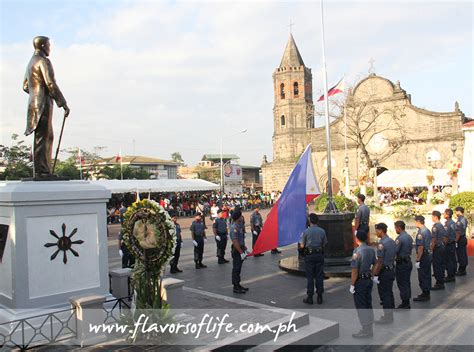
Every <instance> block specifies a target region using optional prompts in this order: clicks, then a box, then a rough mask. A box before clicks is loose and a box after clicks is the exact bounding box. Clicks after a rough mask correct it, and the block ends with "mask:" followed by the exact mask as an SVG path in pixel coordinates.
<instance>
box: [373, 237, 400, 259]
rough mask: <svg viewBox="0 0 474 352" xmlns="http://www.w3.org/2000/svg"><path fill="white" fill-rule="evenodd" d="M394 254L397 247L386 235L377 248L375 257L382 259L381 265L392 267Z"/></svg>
mask: <svg viewBox="0 0 474 352" xmlns="http://www.w3.org/2000/svg"><path fill="white" fill-rule="evenodd" d="M396 254H397V245H396V244H395V241H394V240H392V239H391V238H390V237H388V236H387V235H385V236H383V237H382V238H381V239H380V241H379V244H378V246H377V257H378V258H382V259H383V262H382V264H383V265H393V262H394V261H395V256H396Z"/></svg>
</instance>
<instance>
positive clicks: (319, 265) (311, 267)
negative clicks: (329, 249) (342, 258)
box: [300, 213, 328, 304]
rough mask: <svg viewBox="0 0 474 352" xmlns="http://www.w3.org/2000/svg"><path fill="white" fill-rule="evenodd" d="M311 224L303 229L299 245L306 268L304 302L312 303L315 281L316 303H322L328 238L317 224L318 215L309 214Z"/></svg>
mask: <svg viewBox="0 0 474 352" xmlns="http://www.w3.org/2000/svg"><path fill="white" fill-rule="evenodd" d="M309 222H310V223H311V226H310V227H309V228H307V229H306V230H304V231H303V233H302V235H301V240H300V247H301V248H302V249H303V253H304V264H305V269H306V279H307V280H308V284H307V290H306V293H307V295H308V296H307V297H306V298H305V299H304V300H303V302H304V303H307V304H313V295H314V285H315V283H316V293H317V295H318V298H317V302H318V304H321V303H323V292H324V269H323V267H324V246H325V245H326V244H327V242H328V240H327V238H326V231H324V230H323V229H322V228H321V227H319V226H318V225H317V223H318V216H317V215H316V214H313V213H312V214H309Z"/></svg>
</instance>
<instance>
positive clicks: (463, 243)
mask: <svg viewBox="0 0 474 352" xmlns="http://www.w3.org/2000/svg"><path fill="white" fill-rule="evenodd" d="M456 256H457V259H458V264H459V268H458V270H459V271H464V270H466V267H467V263H468V262H467V238H466V236H462V237H461V238H460V239H459V241H458V245H457V247H456Z"/></svg>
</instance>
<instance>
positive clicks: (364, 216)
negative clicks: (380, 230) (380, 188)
mask: <svg viewBox="0 0 474 352" xmlns="http://www.w3.org/2000/svg"><path fill="white" fill-rule="evenodd" d="M369 218H370V208H369V207H368V206H367V205H366V204H364V203H363V204H361V205H359V209H358V210H357V214H356V219H358V220H359V223H360V224H364V225H367V224H368V223H369Z"/></svg>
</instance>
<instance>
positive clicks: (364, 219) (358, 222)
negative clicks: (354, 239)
mask: <svg viewBox="0 0 474 352" xmlns="http://www.w3.org/2000/svg"><path fill="white" fill-rule="evenodd" d="M364 202H365V196H364V195H363V194H359V195H358V196H357V203H359V209H358V210H357V214H356V217H355V223H354V225H355V226H354V227H355V229H356V230H364V231H365V232H366V233H367V236H369V219H370V208H369V207H368V206H367V205H366V204H365V203H364Z"/></svg>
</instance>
